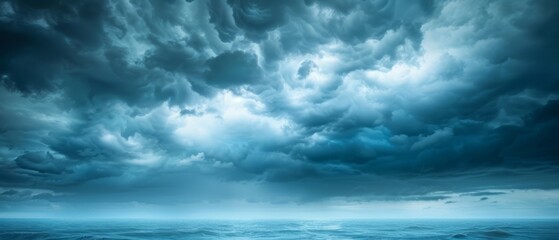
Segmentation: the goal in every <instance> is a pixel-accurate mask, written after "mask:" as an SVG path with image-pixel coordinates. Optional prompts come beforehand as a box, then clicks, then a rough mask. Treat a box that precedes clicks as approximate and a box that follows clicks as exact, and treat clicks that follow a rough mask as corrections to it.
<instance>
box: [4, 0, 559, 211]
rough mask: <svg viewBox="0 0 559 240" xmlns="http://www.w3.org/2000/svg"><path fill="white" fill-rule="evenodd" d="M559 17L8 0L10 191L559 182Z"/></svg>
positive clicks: (245, 195)
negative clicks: (558, 177)
mask: <svg viewBox="0 0 559 240" xmlns="http://www.w3.org/2000/svg"><path fill="white" fill-rule="evenodd" d="M557 22H559V4H557V2H556V1H399V0H395V1H385V0H379V1H352V0H343V1H337V0H336V1H285V2H284V1H252V0H227V1H225V0H220V1H199V0H198V1H178V0H176V1H155V0H154V1H149V0H142V1H132V2H126V1H56V0H52V1H5V0H3V1H0V36H1V37H0V77H1V79H0V83H1V87H0V102H2V105H1V106H0V187H2V189H4V190H5V191H4V192H2V193H0V195H1V198H0V205H2V204H5V203H6V204H7V203H9V202H10V203H11V202H14V201H15V202H17V201H22V202H25V201H31V202H33V201H35V202H37V201H50V202H79V201H86V202H87V201H91V202H96V201H100V200H99V199H101V198H103V196H114V198H112V200H113V201H116V202H118V201H140V202H146V203H153V204H162V203H173V204H176V203H181V202H192V201H194V202H195V201H218V200H242V201H257V202H275V201H280V202H281V201H287V202H290V201H293V202H313V201H322V200H327V199H333V198H339V197H341V198H347V199H354V200H355V199H361V200H370V199H393V200H407V201H411V200H424V201H445V202H446V203H455V201H451V200H448V198H449V197H448V196H446V195H444V194H441V192H443V193H449V194H450V193H456V194H463V195H462V196H470V197H480V199H479V200H480V201H484V200H488V199H491V198H493V197H494V196H496V195H500V194H504V192H500V191H492V190H491V189H557V188H559V185H558V182H557V181H556V180H555V178H556V176H557V174H558V173H559V172H558V171H559V159H558V156H559V150H558V149H559V148H557V145H558V141H557V140H556V139H557V138H556V136H555V134H556V133H557V132H559V74H558V73H557V69H559V47H557V42H559V28H557V27H555V23H557ZM22 189H23V190H22ZM24 189H29V190H24ZM37 189H39V190H40V191H39V192H37V191H38V190H37ZM218 189H219V190H218ZM26 191H27V192H26ZM41 191H42V192H41ZM122 192H126V194H119V193H122ZM78 196H83V197H78ZM155 196H157V197H155ZM6 206H7V205H6Z"/></svg>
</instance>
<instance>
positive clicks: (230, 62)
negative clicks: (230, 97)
mask: <svg viewBox="0 0 559 240" xmlns="http://www.w3.org/2000/svg"><path fill="white" fill-rule="evenodd" d="M207 65H208V68H209V70H208V72H206V74H205V75H206V79H207V81H208V83H209V84H210V85H213V86H216V87H232V86H237V85H242V84H251V83H252V84H254V83H256V82H257V81H259V80H261V78H262V72H261V70H260V67H258V63H257V58H256V55H254V54H251V53H245V52H241V51H234V52H225V53H222V54H220V55H219V56H217V57H215V58H212V59H209V60H208V62H207Z"/></svg>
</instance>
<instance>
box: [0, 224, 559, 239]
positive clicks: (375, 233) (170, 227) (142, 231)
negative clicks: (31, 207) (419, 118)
mask: <svg viewBox="0 0 559 240" xmlns="http://www.w3.org/2000/svg"><path fill="white" fill-rule="evenodd" d="M0 239H84V240H85V239H128V240H132V239H559V221H557V220H556V221H550V220H505V221H503V220H371V221H368V220H367V221H362V220H350V221H194V220H188V221H160V220H157V221H149V220H114V221H113V220H110V221H106V220H104V221H101V220H98V221H62V220H45V219H41V220H22V219H2V220H0Z"/></svg>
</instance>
